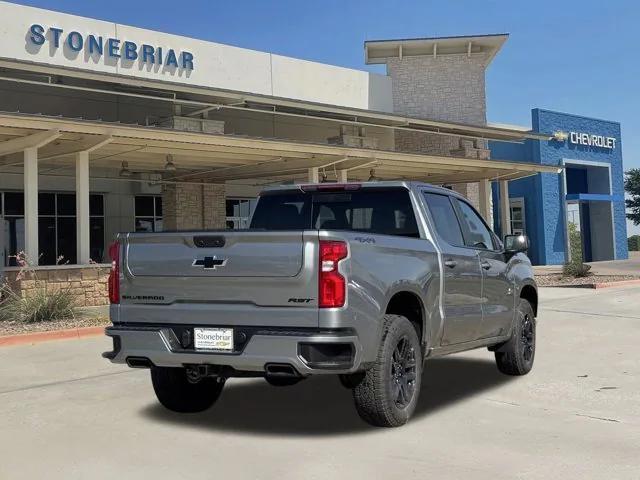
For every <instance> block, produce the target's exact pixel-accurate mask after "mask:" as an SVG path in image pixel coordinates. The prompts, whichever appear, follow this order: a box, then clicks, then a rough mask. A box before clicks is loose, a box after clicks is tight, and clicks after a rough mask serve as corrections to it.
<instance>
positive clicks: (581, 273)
mask: <svg viewBox="0 0 640 480" xmlns="http://www.w3.org/2000/svg"><path fill="white" fill-rule="evenodd" d="M589 270H591V265H587V264H586V263H582V262H569V263H565V264H564V265H563V266H562V274H563V275H564V276H565V277H588V276H589V275H592V273H591V272H590V271H589Z"/></svg>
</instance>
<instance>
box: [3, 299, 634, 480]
mask: <svg viewBox="0 0 640 480" xmlns="http://www.w3.org/2000/svg"><path fill="white" fill-rule="evenodd" d="M540 297H541V305H540V315H539V322H538V350H537V354H536V364H535V366H534V370H533V371H532V372H531V374H529V375H527V376H525V377H520V378H513V377H507V376H504V375H502V374H500V373H499V372H498V371H497V369H496V368H495V364H494V362H493V359H492V355H491V354H490V353H489V352H487V351H486V350H485V349H481V350H476V351H473V352H467V353H464V354H460V355H455V356H452V357H447V358H444V359H436V360H431V361H429V362H428V363H427V365H426V370H425V376H424V380H423V388H422V392H421V398H420V402H419V406H418V409H417V411H416V415H415V417H414V418H413V420H412V421H411V422H410V423H409V424H408V425H406V426H405V427H402V428H399V429H375V428H372V427H369V426H368V425H366V424H365V423H363V422H362V421H361V420H360V419H359V418H358V417H357V415H356V412H355V410H354V408H353V405H352V400H351V394H350V392H349V391H347V390H345V389H343V388H342V387H341V386H340V385H339V383H338V380H337V379H335V378H312V379H309V380H306V381H304V382H301V383H300V384H298V385H296V386H293V387H288V388H276V387H271V386H269V385H268V384H267V383H266V382H265V381H264V380H262V379H243V380H237V379H232V380H230V381H229V382H228V384H227V386H226V387H225V391H224V392H223V394H222V397H221V399H220V401H219V403H218V404H216V405H215V406H214V407H213V408H212V409H211V410H209V411H207V412H205V413H202V414H194V415H179V414H174V413H171V412H168V411H166V410H164V409H163V408H162V407H160V406H159V405H158V404H157V402H156V399H155V397H154V394H153V390H152V388H151V385H150V381H149V373H148V372H147V371H144V370H130V369H127V368H124V367H122V366H116V365H112V364H110V363H108V362H106V361H105V360H103V359H102V358H100V352H102V351H103V350H107V349H109V346H110V345H109V341H108V340H107V339H106V338H91V339H83V340H72V341H55V342H49V343H43V344H38V345H32V346H17V347H7V348H3V349H0V364H2V369H0V418H2V428H1V430H0V452H2V454H1V455H2V456H1V458H2V461H0V478H2V479H11V480H14V479H33V478H47V479H52V480H55V479H65V480H66V479H86V478H91V479H108V480H112V479H113V478H122V479H130V478H156V479H163V478H189V479H200V478H202V479H211V478H225V479H234V480H235V479H245V478H251V479H254V478H257V479H284V480H287V479H296V480H297V479H300V478H302V479H307V478H309V479H324V478H332V479H342V478H345V479H350V480H353V479H359V478H385V479H387V478H388V479H396V478H401V479H403V480H406V479H414V478H415V479H424V478H426V477H433V478H446V479H458V478H459V479H463V478H464V479H468V478H473V479H491V480H494V479H495V478H505V479H511V478H520V479H522V478H525V479H545V480H547V479H550V478H562V479H565V480H569V479H580V480H584V479H589V480H592V479H606V480H613V479H615V480H621V479H634V480H635V479H637V478H638V472H639V471H640V470H639V463H638V458H640V388H639V387H638V385H639V384H640V357H639V356H638V353H637V344H638V338H639V335H640V311H639V310H638V308H637V306H638V305H639V304H640V287H627V288H614V289H608V290H604V291H593V290H584V289H569V288H565V289H541V291H540Z"/></svg>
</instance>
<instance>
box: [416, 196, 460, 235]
mask: <svg viewBox="0 0 640 480" xmlns="http://www.w3.org/2000/svg"><path fill="white" fill-rule="evenodd" d="M424 198H425V200H426V202H427V207H429V212H430V213H431V217H432V218H433V223H435V228H436V230H437V233H438V235H439V236H440V237H441V238H442V239H443V240H444V241H445V242H447V243H448V244H450V245H456V246H463V245H464V239H463V237H462V230H461V229H460V223H459V222H458V217H456V212H455V210H454V209H453V205H452V204H451V200H449V197H448V196H447V195H441V194H437V193H425V194H424Z"/></svg>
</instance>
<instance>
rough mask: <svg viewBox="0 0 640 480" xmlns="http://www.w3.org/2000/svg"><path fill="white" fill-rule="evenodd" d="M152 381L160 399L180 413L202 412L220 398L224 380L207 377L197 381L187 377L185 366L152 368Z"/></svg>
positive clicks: (167, 406)
mask: <svg viewBox="0 0 640 480" xmlns="http://www.w3.org/2000/svg"><path fill="white" fill-rule="evenodd" d="M151 383H152V384H153V390H154V391H155V392H156V397H157V398H158V401H159V402H160V403H161V404H162V405H163V406H164V407H165V408H167V409H169V410H171V411H173V412H179V413H195V412H202V411H204V410H206V409H208V408H209V407H211V405H213V404H214V403H215V401H216V400H218V397H219V396H220V393H222V388H223V387H224V381H221V382H218V380H217V379H216V378H212V377H205V378H202V379H200V381H198V382H197V383H191V382H190V381H189V380H188V379H187V372H186V369H184V368H166V367H152V368H151Z"/></svg>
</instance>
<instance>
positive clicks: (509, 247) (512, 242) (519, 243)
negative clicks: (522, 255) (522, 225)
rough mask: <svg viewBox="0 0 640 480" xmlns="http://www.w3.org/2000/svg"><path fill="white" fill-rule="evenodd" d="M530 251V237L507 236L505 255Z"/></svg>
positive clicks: (505, 237)
mask: <svg viewBox="0 0 640 480" xmlns="http://www.w3.org/2000/svg"><path fill="white" fill-rule="evenodd" d="M528 249H529V237H527V236H526V235H505V236H504V251H505V253H518V252H524V251H526V250H528Z"/></svg>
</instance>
